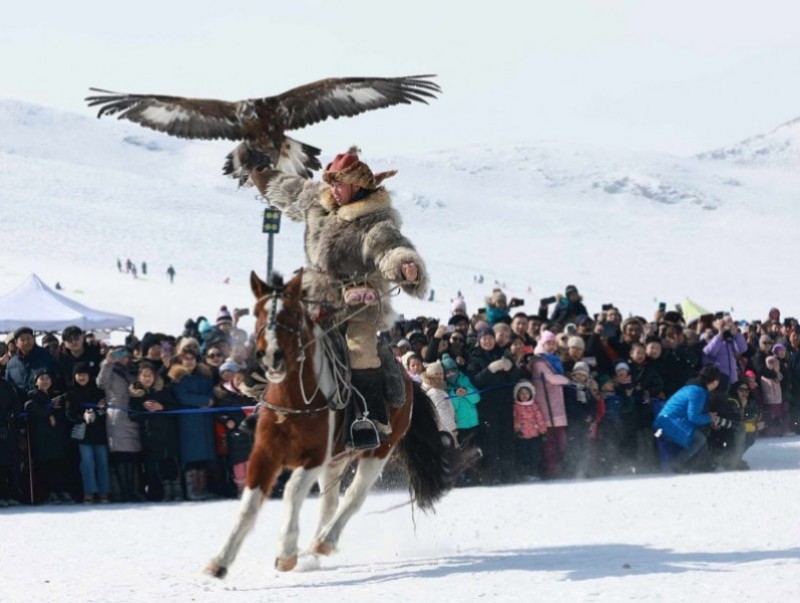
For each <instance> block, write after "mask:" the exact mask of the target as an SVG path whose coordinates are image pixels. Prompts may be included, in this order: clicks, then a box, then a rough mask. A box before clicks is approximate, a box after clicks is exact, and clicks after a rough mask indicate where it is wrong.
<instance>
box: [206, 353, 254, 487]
mask: <svg viewBox="0 0 800 603" xmlns="http://www.w3.org/2000/svg"><path fill="white" fill-rule="evenodd" d="M236 369H237V367H236V365H234V363H232V362H230V361H229V362H226V363H224V364H223V365H222V366H221V367H220V383H219V384H218V385H217V386H216V387H215V388H214V397H215V400H216V402H215V406H219V407H222V408H227V410H224V411H222V412H221V413H220V414H219V415H218V416H217V423H218V424H219V425H221V426H222V427H223V428H224V430H225V432H224V433H225V440H224V443H225V446H224V449H225V454H224V455H223V457H224V458H225V460H226V464H227V465H228V472H229V477H230V478H231V479H232V480H233V483H234V485H235V487H236V494H237V496H239V495H241V493H242V491H243V490H244V487H245V486H246V485H247V462H248V459H249V458H250V452H252V450H253V436H252V434H250V433H249V432H248V431H246V430H242V429H241V428H240V425H241V424H242V422H243V421H244V418H245V413H244V410H235V409H236V408H237V407H239V408H241V407H243V406H249V405H250V399H249V398H248V397H247V396H245V395H244V394H243V393H242V392H241V389H240V388H241V386H242V384H243V383H244V379H245V371H244V370H242V369H239V370H236Z"/></svg>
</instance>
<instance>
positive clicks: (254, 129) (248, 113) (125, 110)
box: [86, 75, 441, 185]
mask: <svg viewBox="0 0 800 603" xmlns="http://www.w3.org/2000/svg"><path fill="white" fill-rule="evenodd" d="M433 77H435V76H433V75H413V76H406V77H388V78H384V77H346V78H328V79H324V80H320V81H318V82H313V83H311V84H306V85H305V86H300V87H298V88H292V89H291V90H289V91H287V92H284V93H283V94H279V95H277V96H267V97H265V98H252V99H248V100H241V101H236V102H228V101H222V100H213V99H202V98H182V97H180V96H162V95H157V94H124V93H119V92H110V91H108V90H101V89H99V88H90V90H92V91H93V92H98V93H100V94H97V95H95V96H89V97H87V98H86V102H87V103H88V104H89V106H90V107H100V110H99V111H98V113H97V117H98V118H99V117H102V116H103V115H117V119H127V120H129V121H132V122H135V123H137V124H140V125H142V126H146V127H148V128H152V129H153V130H158V131H159V132H166V133H167V134H169V135H170V136H178V137H180V138H200V139H205V140H215V139H226V140H239V141H242V142H241V144H239V146H237V147H236V148H235V149H234V150H233V151H231V152H230V153H229V154H228V157H227V160H226V161H225V165H224V167H223V169H222V171H223V173H224V174H225V175H229V176H231V177H232V178H237V179H238V180H239V185H243V184H245V183H246V182H247V181H248V179H249V177H250V172H251V171H252V170H254V169H257V170H263V169H277V170H280V171H283V172H287V173H290V174H297V175H299V176H302V177H304V178H310V177H311V176H312V172H313V170H318V169H320V168H321V167H322V166H321V164H320V162H319V159H317V157H318V156H319V154H320V149H318V148H316V147H312V146H311V145H308V144H305V143H302V142H299V141H297V140H294V139H292V138H289V137H288V136H286V134H285V132H286V130H296V129H299V128H304V127H306V126H309V125H311V124H314V123H317V122H320V121H324V120H326V119H328V118H329V117H333V118H334V119H338V118H339V117H343V116H346V117H352V116H353V115H358V114H359V113H364V112H365V111H371V110H373V109H382V108H384V107H390V106H392V105H399V104H406V105H408V104H411V103H412V102H420V103H425V104H428V102H427V100H426V99H431V98H436V94H437V93H440V92H441V88H440V87H439V85H438V84H436V83H435V82H433V81H431V78H433Z"/></svg>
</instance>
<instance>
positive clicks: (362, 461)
mask: <svg viewBox="0 0 800 603" xmlns="http://www.w3.org/2000/svg"><path fill="white" fill-rule="evenodd" d="M302 274H303V273H302V269H301V270H299V271H298V272H297V273H296V275H295V276H294V277H293V278H292V279H291V280H290V281H289V282H288V283H287V284H286V285H285V286H284V285H283V283H282V282H280V281H279V282H277V283H275V282H273V283H272V284H267V283H265V282H264V281H262V280H261V279H260V278H259V277H258V276H257V275H256V274H255V272H253V273H251V275H250V288H251V289H252V292H253V295H254V296H255V298H256V300H257V301H256V303H255V307H254V312H253V314H254V315H255V316H256V348H257V352H256V357H257V358H258V362H259V363H260V367H259V368H261V369H263V371H264V372H265V375H266V380H267V381H268V385H267V388H266V391H265V392H264V394H263V396H262V397H261V400H260V402H259V403H260V405H261V410H260V412H259V418H258V421H257V425H256V430H255V442H254V445H253V450H252V453H251V455H250V459H249V464H248V468H247V481H246V487H245V489H244V490H243V492H242V497H241V503H240V509H239V514H238V516H237V519H236V522H235V524H234V527H233V530H232V531H231V532H230V534H229V535H228V537H227V539H226V541H225V543H224V545H223V547H222V549H221V550H220V552H219V553H218V554H217V555H216V556H215V557H213V558H212V559H211V561H210V562H209V564H208V566H207V567H206V570H205V571H206V573H208V574H210V575H211V576H214V577H216V578H224V577H225V576H226V574H227V573H228V570H229V568H230V566H231V564H232V563H233V561H234V559H235V558H236V555H237V553H238V552H239V549H240V547H241V545H242V542H243V540H244V538H245V536H246V535H247V533H248V532H249V531H250V530H251V529H252V528H253V526H254V525H255V521H256V516H257V514H258V511H259V509H260V507H261V505H262V504H263V502H264V501H265V500H266V499H267V498H268V496H269V494H270V491H271V490H272V487H273V485H274V483H275V481H276V478H277V477H278V475H279V474H280V473H281V472H282V471H283V470H284V469H291V470H292V473H291V477H290V478H289V480H288V482H287V483H286V485H285V487H284V493H283V502H284V507H285V515H284V521H283V524H282V526H281V529H280V533H279V538H278V547H277V555H276V557H275V568H276V569H277V570H278V571H281V572H285V571H290V570H292V569H294V568H295V566H296V565H297V559H298V544H297V541H298V536H299V525H298V523H299V522H298V520H299V514H300V507H301V505H302V503H303V501H304V499H305V498H306V497H307V495H308V494H309V492H310V490H311V488H312V486H313V484H314V482H315V481H316V482H317V483H318V484H319V490H320V495H319V504H320V508H319V522H318V526H317V529H316V532H315V534H314V537H313V540H312V543H311V545H310V548H309V553H311V554H313V555H316V556H320V555H322V556H327V555H330V554H332V553H333V552H334V551H335V550H336V547H337V544H338V542H339V538H340V537H341V534H342V530H343V529H344V527H345V526H346V525H347V523H348V521H349V520H350V519H351V517H352V516H353V515H354V514H355V513H356V512H357V511H358V510H359V508H360V507H361V505H362V504H363V502H364V500H365V498H366V496H367V493H368V492H369V490H370V488H371V487H372V485H373V484H374V483H375V481H376V479H377V478H378V477H379V476H380V474H381V471H382V470H383V468H384V465H386V463H387V461H388V460H389V458H390V456H391V455H392V453H397V455H398V457H399V459H400V461H401V462H402V464H403V465H404V466H405V468H406V470H407V473H408V478H409V489H410V490H411V495H412V502H413V503H414V504H415V505H416V506H417V508H419V509H421V510H423V511H425V510H431V509H432V508H433V505H434V503H435V502H437V501H438V500H439V499H440V498H441V497H442V496H443V495H444V494H445V493H446V492H447V491H448V490H450V489H451V488H452V486H453V485H454V482H455V480H456V478H457V477H458V475H459V474H460V473H461V472H462V471H463V470H464V469H466V468H467V467H468V466H469V465H470V464H472V462H473V461H472V460H470V458H471V456H470V452H469V450H467V449H459V448H457V447H456V446H455V445H454V442H453V440H452V436H450V435H449V434H442V433H440V432H439V431H438V428H437V424H436V419H435V412H436V411H435V409H434V407H433V405H432V403H431V401H430V400H429V398H428V396H427V395H425V393H424V392H423V391H422V390H421V389H420V387H419V385H417V384H416V383H413V382H412V381H411V380H410V379H407V380H406V399H405V404H403V405H402V406H400V407H393V408H392V409H391V412H390V424H391V428H392V432H391V435H390V436H389V438H388V439H387V440H385V441H383V442H382V443H381V445H380V447H378V448H376V449H373V450H368V451H354V450H350V449H348V448H346V447H345V445H344V443H343V442H342V438H341V437H340V436H341V433H342V430H343V429H345V428H346V426H345V424H344V415H345V413H344V412H343V411H341V410H330V408H329V406H328V400H329V398H330V397H331V396H333V395H334V393H335V388H336V383H335V380H334V374H333V370H334V367H332V365H331V363H330V362H329V360H328V358H327V357H326V355H325V353H324V349H323V347H324V346H323V338H324V337H325V332H324V331H323V329H322V327H320V325H318V324H316V323H315V322H314V321H313V320H312V318H311V316H310V314H309V313H308V312H307V311H306V306H305V302H306V301H307V300H304V298H303V290H302ZM307 359H309V360H311V361H310V362H308V361H307ZM354 460H357V461H358V467H357V470H356V473H355V477H354V478H353V480H352V482H351V484H350V485H349V486H348V488H347V490H346V491H345V493H344V497H343V500H342V501H341V503H340V501H339V486H340V482H341V478H342V476H343V475H344V473H345V471H346V470H347V468H348V467H349V465H350V463H351V462H352V461H354Z"/></svg>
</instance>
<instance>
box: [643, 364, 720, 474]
mask: <svg viewBox="0 0 800 603" xmlns="http://www.w3.org/2000/svg"><path fill="white" fill-rule="evenodd" d="M720 379H721V372H720V370H719V369H718V368H717V367H716V366H711V365H708V366H705V367H703V369H702V370H701V371H700V374H699V375H698V377H697V379H693V380H691V381H689V383H688V384H686V385H685V386H684V387H682V388H681V389H679V390H678V391H677V392H676V393H675V395H673V396H672V397H671V398H670V399H669V400H667V402H666V404H664V407H663V408H662V409H661V412H660V413H659V414H658V416H657V417H656V420H655V423H654V425H653V427H654V428H655V429H659V430H661V431H662V433H663V436H664V437H666V438H667V439H669V440H670V441H672V442H675V443H676V444H678V446H680V447H681V448H682V450H681V452H680V453H679V454H678V455H677V456H676V457H675V460H674V461H673V463H672V469H673V470H674V471H676V472H678V473H682V472H686V471H689V470H691V469H692V468H695V467H699V466H701V464H702V461H703V460H704V455H705V452H706V447H707V443H708V438H707V437H706V434H705V430H704V428H705V427H706V426H709V425H712V426H715V425H716V423H717V422H718V417H717V414H716V413H713V412H706V410H705V409H706V403H707V401H708V394H709V392H712V391H714V390H715V389H717V387H719V383H720Z"/></svg>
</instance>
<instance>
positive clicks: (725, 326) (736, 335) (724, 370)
mask: <svg viewBox="0 0 800 603" xmlns="http://www.w3.org/2000/svg"><path fill="white" fill-rule="evenodd" d="M714 328H715V330H716V335H714V336H713V337H712V338H711V340H710V341H708V343H706V345H705V347H704V348H703V364H704V365H706V366H709V365H711V366H715V367H717V368H718V369H719V371H720V373H721V375H720V389H721V391H728V388H729V387H730V386H731V385H732V384H734V383H738V382H739V373H738V370H737V365H736V357H737V356H738V355H740V354H744V353H745V352H746V351H747V342H746V341H745V339H744V335H742V332H741V331H740V330H739V326H738V325H737V324H736V323H735V322H734V321H733V318H731V316H730V315H728V316H723V317H722V318H718V319H717V320H715V321H714Z"/></svg>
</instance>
